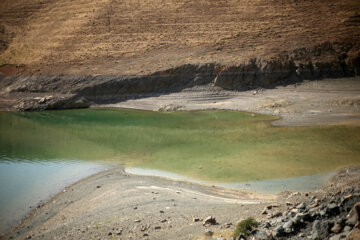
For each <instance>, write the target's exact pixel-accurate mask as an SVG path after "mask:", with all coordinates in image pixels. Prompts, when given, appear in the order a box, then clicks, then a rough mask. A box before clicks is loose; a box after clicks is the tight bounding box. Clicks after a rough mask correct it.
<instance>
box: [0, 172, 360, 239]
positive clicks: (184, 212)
mask: <svg viewBox="0 0 360 240" xmlns="http://www.w3.org/2000/svg"><path fill="white" fill-rule="evenodd" d="M359 171H360V168H359V167H357V168H349V169H348V170H342V171H339V173H338V174H337V175H336V176H335V177H333V178H332V181H331V183H332V185H331V191H334V188H337V190H339V189H344V188H347V187H351V186H354V185H356V184H357V181H358V176H359ZM329 189H330V187H329V188H325V189H322V190H321V189H320V190H317V191H313V192H311V193H309V192H308V193H295V194H293V193H290V192H282V193H280V194H278V195H262V194H257V193H254V192H251V191H245V190H234V189H225V188H221V187H215V186H201V185H198V184H193V183H187V182H179V181H172V180H168V179H164V178H159V177H148V176H137V175H130V174H127V173H125V172H124V171H123V170H122V169H119V168H117V169H111V170H107V171H104V172H101V173H99V174H96V175H93V176H91V177H88V178H86V179H83V180H81V181H79V182H78V183H75V184H73V185H71V186H69V187H67V188H66V191H65V192H62V193H60V194H58V195H57V196H55V197H54V198H52V199H51V200H50V201H48V202H47V203H46V204H44V205H42V206H40V207H38V208H37V209H36V210H34V211H33V212H32V214H31V215H30V216H29V217H28V218H27V219H25V220H24V221H23V223H22V224H21V225H20V226H19V227H18V228H17V229H15V231H14V232H13V233H12V234H11V237H13V239H25V238H28V239H29V238H31V239H113V238H116V239H197V238H198V237H199V236H201V235H203V234H204V232H205V231H207V230H211V231H213V232H215V233H216V234H218V235H220V234H221V235H223V236H228V235H229V234H230V232H231V231H232V230H233V229H234V227H235V226H234V224H235V223H236V222H237V221H238V220H241V219H242V218H245V217H248V216H253V217H255V218H256V219H258V220H261V219H266V215H262V214H261V212H262V209H264V207H265V206H267V205H268V204H269V202H276V203H277V204H279V207H278V210H280V211H284V210H285V209H286V208H287V206H286V204H285V202H289V201H290V202H292V203H296V202H299V201H303V200H304V199H306V198H309V197H312V196H316V197H318V198H322V197H324V196H325V195H326V193H327V192H328V191H329ZM209 215H212V216H215V217H216V220H217V222H218V224H217V225H212V226H203V225H202V221H201V219H204V218H206V217H207V216H209ZM194 219H200V221H195V220H194ZM9 237H10V235H8V236H4V237H3V239H9Z"/></svg>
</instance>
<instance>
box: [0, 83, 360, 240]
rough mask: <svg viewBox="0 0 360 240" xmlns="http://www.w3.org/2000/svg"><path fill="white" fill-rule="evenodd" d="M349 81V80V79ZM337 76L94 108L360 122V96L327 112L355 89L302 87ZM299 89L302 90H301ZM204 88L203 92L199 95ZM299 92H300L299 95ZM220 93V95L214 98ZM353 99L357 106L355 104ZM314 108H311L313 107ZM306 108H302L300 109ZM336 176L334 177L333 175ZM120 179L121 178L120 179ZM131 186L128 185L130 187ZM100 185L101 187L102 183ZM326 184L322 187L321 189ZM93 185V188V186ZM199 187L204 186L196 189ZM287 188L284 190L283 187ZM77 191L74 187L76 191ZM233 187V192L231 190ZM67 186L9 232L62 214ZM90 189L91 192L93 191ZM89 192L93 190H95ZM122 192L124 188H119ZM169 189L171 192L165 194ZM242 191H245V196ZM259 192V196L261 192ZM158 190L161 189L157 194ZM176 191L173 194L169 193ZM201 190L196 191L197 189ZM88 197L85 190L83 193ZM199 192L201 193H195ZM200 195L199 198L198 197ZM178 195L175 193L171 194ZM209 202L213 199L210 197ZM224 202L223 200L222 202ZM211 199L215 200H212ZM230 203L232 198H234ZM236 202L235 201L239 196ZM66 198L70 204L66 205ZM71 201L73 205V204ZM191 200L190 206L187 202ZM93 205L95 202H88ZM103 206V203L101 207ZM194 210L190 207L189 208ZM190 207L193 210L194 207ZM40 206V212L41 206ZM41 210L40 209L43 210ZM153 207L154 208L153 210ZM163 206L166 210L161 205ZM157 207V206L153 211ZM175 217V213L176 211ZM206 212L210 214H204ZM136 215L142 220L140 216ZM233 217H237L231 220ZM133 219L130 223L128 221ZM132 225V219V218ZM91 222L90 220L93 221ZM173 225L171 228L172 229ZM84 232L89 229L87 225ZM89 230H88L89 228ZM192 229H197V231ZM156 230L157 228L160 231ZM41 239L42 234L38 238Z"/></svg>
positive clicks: (287, 121) (289, 122) (305, 122)
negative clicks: (359, 100)
mask: <svg viewBox="0 0 360 240" xmlns="http://www.w3.org/2000/svg"><path fill="white" fill-rule="evenodd" d="M348 80H349V79H348ZM332 81H335V83H336V82H337V81H338V80H326V81H324V82H322V81H321V82H319V83H317V84H315V83H314V82H305V83H303V84H302V85H289V86H286V87H278V88H275V89H266V90H264V89H262V90H261V89H260V90H256V92H254V91H245V92H233V91H226V90H221V91H215V92H214V90H209V89H208V88H205V89H204V88H201V87H198V88H195V89H194V88H192V89H185V90H184V91H182V92H177V93H170V94H165V95H160V96H158V95H157V96H151V97H147V98H138V99H130V100H127V101H124V102H120V103H118V104H106V105H105V104H104V105H100V106H99V105H95V106H92V107H96V108H100V109H101V108H105V107H116V108H117V107H122V108H124V107H125V108H126V107H127V108H133V109H139V110H151V111H154V110H155V111H182V110H184V111H192V110H195V111H196V110H212V109H216V110H234V111H245V112H249V113H254V114H271V115H275V116H278V117H279V119H278V120H275V121H272V122H271V124H272V125H273V126H315V125H327V124H355V125H358V124H360V121H359V119H360V108H359V106H358V105H356V103H357V102H356V101H357V98H354V101H355V102H350V103H349V104H348V103H346V104H345V105H340V106H338V107H336V108H334V109H332V111H328V109H329V108H330V107H331V108H332V107H334V104H333V102H332V101H335V100H339V99H343V98H345V99H351V96H354V93H353V91H351V92H349V93H348V92H346V91H345V92H344V91H340V90H339V89H337V87H336V84H335V86H334V88H335V89H337V90H335V91H334V92H326V93H323V91H320V92H322V94H323V96H321V97H320V98H318V97H317V98H315V99H312V97H315V96H317V95H318V94H319V91H309V92H307V91H304V92H302V90H304V89H305V90H306V89H308V88H310V87H311V86H314V85H316V89H321V88H322V86H326V84H329V82H332ZM351 83H356V84H358V85H359V86H358V85H356V84H355V86H354V89H355V92H356V91H358V89H357V87H359V90H360V84H359V78H353V79H352V80H349V81H348V84H349V85H347V86H350V85H351ZM299 90H300V91H299ZM199 93H200V94H199ZM295 93H298V94H295ZM214 96H215V97H214ZM317 101H318V102H319V104H317V105H316V106H314V102H317ZM353 103H354V104H355V105H353ZM310 107H311V109H310ZM300 110H301V111H300ZM111 171H112V170H111V169H110V170H106V171H101V172H100V173H97V174H95V175H92V176H89V177H86V178H84V179H81V180H79V181H78V182H75V183H73V184H71V185H70V186H67V187H66V188H65V189H73V188H74V187H77V186H79V185H81V186H82V185H88V184H89V181H94V179H96V178H98V177H99V178H100V179H99V181H100V182H101V181H105V180H106V175H107V174H110V175H111V174H115V175H116V174H118V172H117V171H118V170H114V172H111ZM120 172H122V173H120V175H122V176H121V177H119V178H121V179H124V178H133V179H135V180H139V179H140V180H141V179H148V180H150V183H157V184H159V185H163V184H164V182H166V183H172V184H174V183H178V182H179V181H177V180H171V179H166V178H164V179H163V178H161V177H160V178H157V177H153V176H151V177H148V176H137V175H129V174H127V173H124V172H123V169H121V170H120ZM336 172H340V170H336ZM329 178H331V177H329ZM116 181H118V180H116ZM180 182H181V184H183V185H187V186H188V187H189V186H194V185H197V184H198V183H191V182H182V181H180ZM152 187H153V186H147V187H146V188H145V189H147V190H149V191H150V190H153V191H151V193H150V194H155V193H153V192H157V191H159V192H160V191H167V190H166V189H165V188H152ZM125 188H127V187H125ZM198 188H206V189H207V190H209V189H208V188H210V190H214V189H212V188H213V187H211V186H210V187H209V186H204V185H199V186H198ZM215 188H219V189H222V190H218V189H217V190H218V191H223V193H221V194H220V196H224V195H225V196H238V194H239V192H241V194H242V195H243V196H244V194H245V196H247V197H248V198H249V197H251V198H253V197H254V196H259V197H260V199H262V200H259V202H258V204H257V205H263V204H264V203H263V202H267V201H269V199H267V198H266V196H271V201H276V202H278V201H279V200H281V201H284V198H283V197H282V194H283V193H277V194H271V195H268V194H260V193H256V192H254V191H252V190H249V189H248V190H246V189H241V190H240V189H236V191H235V192H236V193H233V192H231V191H232V190H234V189H231V188H229V187H228V186H216V187H215ZM99 189H101V188H99ZM321 189H323V188H321ZM321 189H318V190H315V192H318V191H320V192H321V191H323V190H321ZM92 190H93V189H92ZM197 190H199V189H197ZM283 190H284V189H283ZM72 191H73V190H72ZM87 191H88V190H83V192H82V193H80V194H78V196H80V195H81V194H84V193H85V192H87ZM227 191H230V192H227ZM210 192H211V193H213V191H210ZM285 192H287V193H289V191H285ZM67 193H68V191H67V192H65V193H63V192H60V193H57V194H56V195H55V196H54V197H52V198H50V199H49V200H48V201H47V202H46V203H45V204H41V206H40V207H37V208H36V209H34V210H32V211H31V212H30V214H29V215H28V216H27V217H25V219H23V220H22V221H21V224H20V225H18V226H16V227H13V230H12V231H11V232H10V235H11V234H15V233H16V232H20V234H16V235H19V236H18V237H17V239H21V237H20V236H24V233H27V232H29V231H32V230H34V229H33V228H34V226H32V227H31V226H29V228H28V227H27V226H25V225H27V223H28V222H32V221H35V222H38V223H41V224H45V223H46V222H47V221H50V220H51V219H50V218H49V216H46V215H49V214H46V212H44V211H43V208H44V207H45V208H50V209H52V211H53V214H54V215H52V217H55V216H56V215H58V213H61V212H63V211H65V210H66V209H67V207H68V206H67V205H69V202H70V203H71V204H72V203H73V201H71V200H70V201H65V206H61V205H58V204H54V203H53V201H57V199H62V198H66V196H64V195H67ZM90 193H91V191H90ZM90 193H89V194H90ZM119 194H120V193H119ZM166 194H169V193H166ZM187 194H189V195H192V196H193V195H194V192H188V193H187ZM217 194H219V192H217ZM241 194H240V195H241ZM257 194H259V195H257ZM155 195H157V194H155ZM170 195H171V194H170ZM176 195H177V193H176V191H175V195H174V196H173V197H175V196H176ZM195 195H196V194H195ZM84 196H85V195H84ZM196 196H197V195H196ZM195 198H196V197H195ZM172 199H174V198H172ZM143 200H144V199H143V196H142V197H140V202H141V201H143ZM223 200H224V199H221V198H220V199H217V200H214V199H213V201H214V202H216V204H215V205H218V204H220V205H221V206H222V207H223V208H222V211H228V210H226V209H227V207H225V206H224V205H226V204H230V203H225V202H226V201H225V202H224V201H223ZM207 201H208V199H207ZM219 201H220V203H219ZM120 202H121V201H120ZM210 202H211V201H210ZM214 202H211V203H208V202H207V203H206V204H207V206H208V207H209V206H213V205H212V204H214ZM230 202H231V201H230ZM235 202H236V201H235ZM66 203H67V204H66ZM53 204H54V205H56V206H55V207H53V206H51V205H53ZM71 204H70V205H71ZM183 204H185V206H187V207H190V206H191V204H190V205H189V203H188V202H184V203H183ZM186 204H187V205H186ZM231 204H235V205H238V204H240V205H243V204H244V203H231ZM89 207H91V206H90V205H89ZM100 207H101V206H100ZM208 207H204V208H202V207H201V208H200V209H198V212H199V213H203V212H206V211H208V209H209V208H208ZM212 208H213V207H211V208H210V209H212ZM250 208H254V209H257V210H256V211H258V210H259V206H252V207H250ZM190 209H191V207H190ZM190 209H188V211H189V212H191V211H190ZM40 210H41V211H40ZM39 211H40V213H39ZM151 211H152V210H151ZM159 211H163V210H159ZM222 211H220V212H217V214H218V215H220V216H221V215H222V217H224V218H226V216H224V214H222ZM154 212H155V211H154ZM249 212H254V210H252V211H249ZM68 214H70V215H72V214H71V213H68ZM228 215H229V216H227V217H228V218H227V219H228V220H227V221H230V219H234V217H236V215H234V214H232V213H229V212H228ZM175 216H176V214H175ZM203 217H206V216H203ZM258 217H260V218H261V217H262V216H258ZM135 220H137V219H135ZM56 221H57V224H58V225H60V227H61V223H60V222H61V220H59V219H57V220H56ZM231 221H233V220H231ZM128 224H129V222H128ZM131 224H132V223H131ZM90 225H91V224H90ZM168 230H170V229H168ZM83 231H84V230H83ZM85 231H86V230H85ZM192 231H193V230H192ZM155 232H156V231H155ZM130 233H131V230H129V234H130ZM194 234H195V235H196V234H200V233H199V232H196V231H195V232H194ZM10 235H9V234H7V235H5V236H4V237H0V238H1V239H6V236H10ZM39 239H41V238H39Z"/></svg>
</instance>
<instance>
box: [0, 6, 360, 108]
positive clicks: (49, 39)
mask: <svg viewBox="0 0 360 240" xmlns="http://www.w3.org/2000/svg"><path fill="white" fill-rule="evenodd" d="M359 49H360V2H359V1H358V0H344V1H337V0H327V1H324V0H321V1H315V0H282V1H277V0H251V1H250V0H199V1H187V0H182V1H174V0H142V1H134V0H121V1H120V0H96V1H95V0H77V1H72V0H62V1H60V0H32V1H27V0H2V1H1V2H0V109H9V110H13V109H18V110H34V109H48V108H70V107H84V106H88V105H89V104H93V103H94V102H95V103H101V102H104V101H114V100H119V99H123V98H124V97H126V96H128V95H134V94H149V93H158V92H169V91H174V90H176V91H177V90H179V89H180V90H181V89H183V88H185V87H192V86H195V85H203V84H210V85H215V86H218V87H221V88H224V89H228V90H246V89H254V88H258V87H269V86H273V85H279V84H282V83H288V82H289V81H290V80H291V81H293V80H294V79H295V80H302V79H321V78H324V77H349V76H355V75H359V73H360V50H359ZM49 96H51V97H49ZM44 97H47V98H44ZM39 104H42V105H41V106H39Z"/></svg>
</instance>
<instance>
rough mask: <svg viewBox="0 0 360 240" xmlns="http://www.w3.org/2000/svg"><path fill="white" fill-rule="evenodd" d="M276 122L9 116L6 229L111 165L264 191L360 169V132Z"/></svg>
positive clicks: (87, 113) (0, 194)
mask: <svg viewBox="0 0 360 240" xmlns="http://www.w3.org/2000/svg"><path fill="white" fill-rule="evenodd" d="M275 119H277V118H276V117H273V116H266V115H252V114H249V113H241V112H235V111H196V112H172V113H158V112H151V111H137V110H127V109H86V110H66V111H43V112H23V113H10V112H0V182H1V184H0V218H1V219H0V232H2V231H7V230H8V229H9V227H10V226H13V225H14V224H15V223H16V222H17V221H19V220H20V219H21V218H22V217H24V216H25V214H26V213H28V212H29V210H31V209H30V208H29V206H34V205H36V204H37V203H39V201H40V200H44V199H48V198H49V197H50V196H52V195H54V194H56V193H57V192H59V191H61V189H62V188H63V187H65V186H66V185H68V184H70V183H72V182H74V181H76V180H78V179H80V178H82V177H85V176H88V175H90V174H93V173H96V172H98V171H101V170H103V169H104V166H110V165H125V166H126V167H127V168H129V170H130V169H135V170H136V171H137V172H140V173H141V172H145V173H147V174H148V173H149V172H150V174H152V173H156V174H160V175H162V174H165V175H166V174H167V175H166V176H177V177H179V176H180V177H181V176H184V177H185V178H188V179H193V180H196V181H197V180H198V181H210V182H216V183H220V184H222V183H224V184H228V185H225V186H230V187H241V188H246V186H249V184H245V185H244V183H242V182H247V183H251V185H252V186H254V187H255V188H256V189H259V190H261V189H263V188H271V189H279V187H278V186H279V185H281V184H285V183H287V182H292V183H293V184H291V185H293V186H296V188H297V187H300V188H299V189H301V187H303V186H297V185H304V184H306V185H308V184H309V183H311V182H312V181H313V180H314V179H315V178H314V177H310V178H308V179H307V178H302V181H304V183H301V182H300V181H299V179H298V178H296V177H299V176H308V175H314V174H320V173H326V172H329V171H332V170H335V169H338V168H341V167H345V166H350V165H357V164H360V127H357V126H321V127H273V126H271V121H273V120H275ZM147 169H153V170H147ZM156 174H154V175H156ZM322 178H323V177H322V175H317V177H316V179H322ZM266 179H272V180H270V181H267V183H266V184H264V183H262V182H259V181H258V180H266ZM276 179H279V180H276ZM282 179H285V180H282ZM316 181H320V180H316ZM284 186H285V188H288V185H284Z"/></svg>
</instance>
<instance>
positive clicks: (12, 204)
mask: <svg viewBox="0 0 360 240" xmlns="http://www.w3.org/2000/svg"><path fill="white" fill-rule="evenodd" d="M103 169H105V167H103V166H101V165H98V164H94V163H88V162H79V161H63V160H58V161H55V162H49V161H47V162H44V161H28V160H24V159H9V158H4V157H0V183H1V184H0V218H1V219H0V233H1V232H4V231H6V230H9V228H10V227H11V226H13V225H15V224H16V223H17V222H18V221H19V220H21V219H22V218H23V217H24V216H25V215H26V214H27V213H28V212H29V211H30V210H31V208H30V206H31V207H32V208H33V207H34V206H35V207H36V204H38V203H39V202H40V201H43V200H45V199H48V198H49V197H51V196H52V195H54V194H56V193H58V192H59V191H61V190H62V189H63V188H64V187H65V186H67V185H69V184H71V183H73V182H75V181H77V180H80V179H81V178H83V177H86V176H89V175H91V174H94V173H96V172H99V171H101V170H103Z"/></svg>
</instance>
